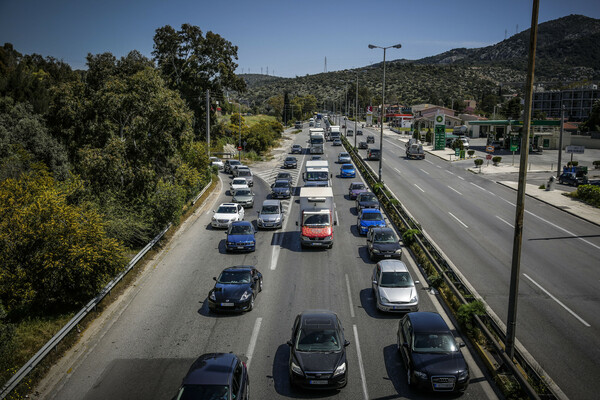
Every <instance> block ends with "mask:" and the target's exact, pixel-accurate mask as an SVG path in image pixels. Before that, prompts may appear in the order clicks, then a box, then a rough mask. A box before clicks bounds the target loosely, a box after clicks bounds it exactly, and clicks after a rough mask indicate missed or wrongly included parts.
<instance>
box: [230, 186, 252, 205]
mask: <svg viewBox="0 0 600 400" xmlns="http://www.w3.org/2000/svg"><path fill="white" fill-rule="evenodd" d="M231 202H232V203H238V204H239V205H241V206H242V207H244V208H252V207H254V193H253V192H252V190H251V189H250V188H241V189H236V190H234V191H233V196H232V198H231Z"/></svg>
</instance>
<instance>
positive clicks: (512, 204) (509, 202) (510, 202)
mask: <svg viewBox="0 0 600 400" xmlns="http://www.w3.org/2000/svg"><path fill="white" fill-rule="evenodd" d="M500 198H501V199H502V200H504V201H505V202H506V203H508V204H510V205H511V206H514V205H515V204H514V203H513V202H512V201H508V200H506V199H505V198H504V197H500Z"/></svg>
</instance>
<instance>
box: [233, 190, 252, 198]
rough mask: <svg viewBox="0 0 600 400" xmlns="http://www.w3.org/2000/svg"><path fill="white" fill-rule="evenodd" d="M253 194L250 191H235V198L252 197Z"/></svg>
mask: <svg viewBox="0 0 600 400" xmlns="http://www.w3.org/2000/svg"><path fill="white" fill-rule="evenodd" d="M251 195H252V192H251V191H250V190H248V189H238V190H236V191H235V196H236V197H238V196H251Z"/></svg>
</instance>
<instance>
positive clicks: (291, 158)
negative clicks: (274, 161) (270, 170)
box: [285, 157, 296, 162]
mask: <svg viewBox="0 0 600 400" xmlns="http://www.w3.org/2000/svg"><path fill="white" fill-rule="evenodd" d="M285 161H291V162H294V161H296V159H295V158H294V157H288V158H286V159H285Z"/></svg>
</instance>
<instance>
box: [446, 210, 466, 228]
mask: <svg viewBox="0 0 600 400" xmlns="http://www.w3.org/2000/svg"><path fill="white" fill-rule="evenodd" d="M448 214H450V215H451V216H452V218H454V219H455V220H457V221H458V222H460V224H461V225H462V226H464V227H465V228H469V227H468V226H467V225H465V223H464V222H462V221H461V220H460V219H458V218H456V215H454V214H452V213H451V212H450V211H448Z"/></svg>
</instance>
